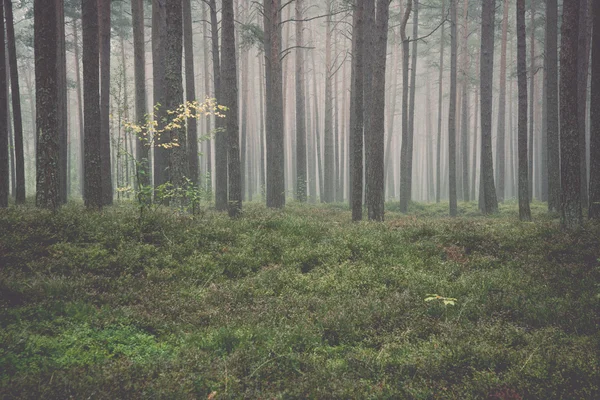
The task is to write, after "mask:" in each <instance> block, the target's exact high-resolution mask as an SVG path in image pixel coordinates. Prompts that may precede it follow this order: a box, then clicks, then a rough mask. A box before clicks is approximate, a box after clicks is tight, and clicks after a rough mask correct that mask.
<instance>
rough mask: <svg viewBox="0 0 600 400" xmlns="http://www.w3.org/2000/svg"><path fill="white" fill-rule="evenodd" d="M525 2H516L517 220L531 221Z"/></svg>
mask: <svg viewBox="0 0 600 400" xmlns="http://www.w3.org/2000/svg"><path fill="white" fill-rule="evenodd" d="M525 35H526V34H525V0H517V80H518V91H519V112H518V114H519V123H518V131H519V135H518V136H519V138H518V146H517V152H518V153H519V189H518V191H519V219H520V220H521V221H531V210H530V208H529V184H528V182H527V181H528V180H529V173H528V159H527V66H526V57H527V56H526V52H527V49H526V46H527V44H526V38H525Z"/></svg>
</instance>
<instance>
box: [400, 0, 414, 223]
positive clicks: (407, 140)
mask: <svg viewBox="0 0 600 400" xmlns="http://www.w3.org/2000/svg"><path fill="white" fill-rule="evenodd" d="M412 3H413V2H412V0H408V3H407V4H406V9H405V10H404V18H403V19H402V24H401V25H400V36H401V39H402V149H401V154H400V212H403V213H406V212H408V203H409V202H410V199H411V186H412V185H411V178H412V168H411V165H409V164H412V154H410V153H412V147H411V144H412V140H411V137H410V136H411V134H412V132H411V130H410V124H409V115H410V114H409V113H410V111H409V109H410V107H409V104H408V101H409V98H408V96H409V83H408V62H409V58H410V54H409V41H408V38H407V37H406V24H407V22H408V18H409V16H410V13H411V11H412V5H413V4H412ZM409 161H411V162H410V163H409Z"/></svg>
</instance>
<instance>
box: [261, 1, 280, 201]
mask: <svg viewBox="0 0 600 400" xmlns="http://www.w3.org/2000/svg"><path fill="white" fill-rule="evenodd" d="M280 7H281V1H280V0H264V17H265V18H264V47H265V65H266V68H265V69H266V90H265V92H266V106H267V107H266V128H267V129H266V130H267V132H266V137H267V138H266V142H267V207H270V208H283V207H284V206H285V175H284V174H285V160H284V155H283V152H284V135H283V97H282V96H283V94H282V85H281V82H282V77H281V58H280V56H279V54H280V52H281V9H280Z"/></svg>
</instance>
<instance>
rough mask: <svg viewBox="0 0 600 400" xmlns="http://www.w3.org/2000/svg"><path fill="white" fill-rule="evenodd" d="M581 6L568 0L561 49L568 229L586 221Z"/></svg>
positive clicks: (564, 194)
mask: <svg viewBox="0 0 600 400" xmlns="http://www.w3.org/2000/svg"><path fill="white" fill-rule="evenodd" d="M579 9H580V0H564V2H563V22H562V28H561V49H560V158H561V163H560V168H561V189H562V201H561V224H562V226H563V227H564V228H566V229H572V228H577V227H579V226H581V224H582V222H583V214H582V205H581V164H580V158H581V152H580V148H579V144H580V142H579V139H580V131H579V119H578V115H579V114H578V111H579V107H580V105H579V104H578V103H577V102H578V100H579V99H578V96H577V77H578V68H577V67H578V51H577V48H578V41H579V38H578V27H579V15H580V14H579ZM581 106H583V105H581Z"/></svg>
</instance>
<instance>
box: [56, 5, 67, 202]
mask: <svg viewBox="0 0 600 400" xmlns="http://www.w3.org/2000/svg"><path fill="white" fill-rule="evenodd" d="M54 4H55V7H56V18H57V21H56V26H57V32H56V34H57V36H56V43H57V48H56V51H57V55H56V57H57V60H58V61H57V65H56V68H57V79H58V81H57V86H58V115H57V120H58V132H59V166H58V170H59V175H58V182H59V196H60V202H61V204H64V203H66V202H67V188H68V174H67V169H68V168H67V167H68V162H67V161H68V158H69V152H68V123H67V120H68V114H67V104H68V99H67V51H66V38H65V7H64V0H54Z"/></svg>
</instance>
